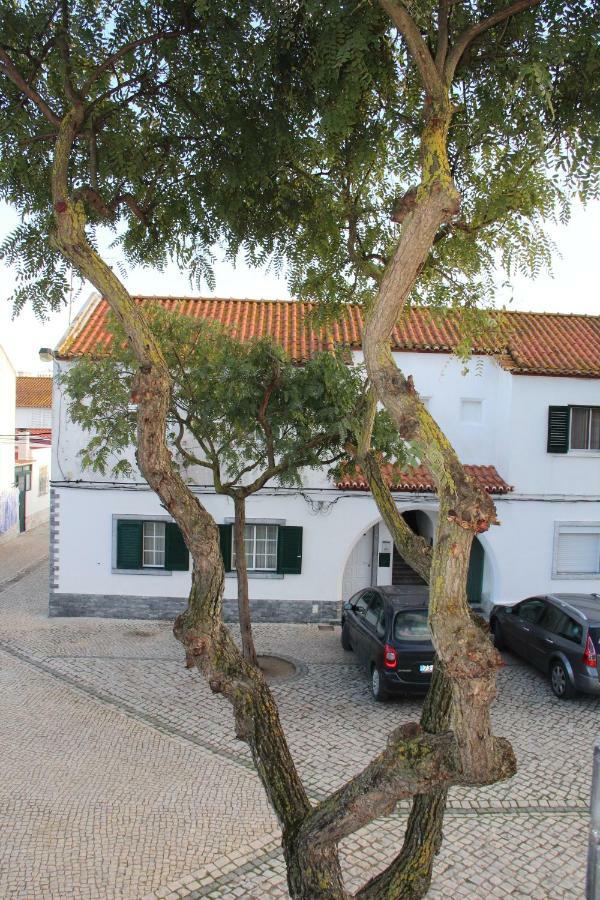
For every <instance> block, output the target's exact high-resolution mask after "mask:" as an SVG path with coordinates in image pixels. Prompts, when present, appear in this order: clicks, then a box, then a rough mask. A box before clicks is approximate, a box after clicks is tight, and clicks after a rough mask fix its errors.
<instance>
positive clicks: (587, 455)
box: [564, 450, 600, 459]
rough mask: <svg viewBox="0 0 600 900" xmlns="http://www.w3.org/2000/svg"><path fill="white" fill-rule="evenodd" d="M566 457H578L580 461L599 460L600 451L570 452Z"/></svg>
mask: <svg viewBox="0 0 600 900" xmlns="http://www.w3.org/2000/svg"><path fill="white" fill-rule="evenodd" d="M564 456H576V457H578V458H580V459H598V457H599V456H600V450H569V452H568V453H565V454H564Z"/></svg>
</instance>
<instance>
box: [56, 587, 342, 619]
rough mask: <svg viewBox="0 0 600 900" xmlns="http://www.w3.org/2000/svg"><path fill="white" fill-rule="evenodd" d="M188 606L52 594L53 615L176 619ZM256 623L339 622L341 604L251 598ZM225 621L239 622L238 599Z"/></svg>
mask: <svg viewBox="0 0 600 900" xmlns="http://www.w3.org/2000/svg"><path fill="white" fill-rule="evenodd" d="M186 605H187V600H186V599H185V598H184V597H131V596H122V595H116V594H60V593H57V592H55V591H53V592H51V594H50V603H49V615H50V616H51V617H53V616H69V617H73V616H92V617H94V618H104V619H166V620H171V621H172V620H173V619H175V617H176V616H177V615H179V613H180V612H183V610H184V609H185V607H186ZM250 612H251V616H252V621H253V622H282V623H285V622H287V623H295V624H308V623H311V622H332V621H336V622H337V621H339V617H340V609H339V604H337V603H331V602H328V601H323V600H319V601H314V602H312V601H307V600H251V601H250ZM223 618H224V620H225V622H237V621H238V610H237V600H224V601H223Z"/></svg>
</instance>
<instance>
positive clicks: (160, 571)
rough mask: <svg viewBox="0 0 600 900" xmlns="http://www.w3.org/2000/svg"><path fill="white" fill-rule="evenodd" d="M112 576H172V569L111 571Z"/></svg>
mask: <svg viewBox="0 0 600 900" xmlns="http://www.w3.org/2000/svg"><path fill="white" fill-rule="evenodd" d="M110 572H111V575H161V576H164V575H172V574H173V573H172V572H171V570H170V569H158V568H156V569H153V568H145V569H111V570H110Z"/></svg>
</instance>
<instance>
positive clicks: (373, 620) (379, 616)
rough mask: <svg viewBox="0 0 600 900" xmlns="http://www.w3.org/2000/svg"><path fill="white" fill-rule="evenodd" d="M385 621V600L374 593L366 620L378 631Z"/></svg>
mask: <svg viewBox="0 0 600 900" xmlns="http://www.w3.org/2000/svg"><path fill="white" fill-rule="evenodd" d="M382 621H383V600H382V598H381V597H380V595H379V594H375V593H373V594H372V595H371V599H370V601H369V606H368V608H367V611H366V613H365V622H367V623H368V624H369V625H370V626H371V628H373V629H375V631H377V633H379V632H380V623H382Z"/></svg>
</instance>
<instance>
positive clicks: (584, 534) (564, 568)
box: [556, 527, 600, 575]
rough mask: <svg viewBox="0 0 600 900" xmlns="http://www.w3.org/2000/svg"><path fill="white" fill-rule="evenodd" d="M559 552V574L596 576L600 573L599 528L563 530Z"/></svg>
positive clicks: (560, 533) (560, 536) (559, 539)
mask: <svg viewBox="0 0 600 900" xmlns="http://www.w3.org/2000/svg"><path fill="white" fill-rule="evenodd" d="M557 550H558V552H557V559H556V571H557V573H559V574H563V573H564V574H567V573H574V574H575V573H577V574H581V575H583V574H587V573H589V574H590V575H596V574H598V573H599V572H600V530H598V529H597V528H594V527H589V528H586V527H582V528H572V527H571V528H568V527H567V528H564V527H563V528H561V529H560V531H559V534H558V548H557Z"/></svg>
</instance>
